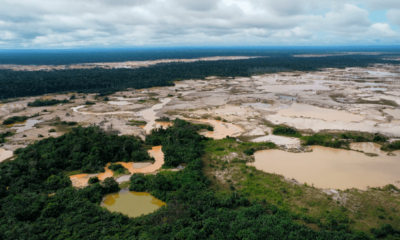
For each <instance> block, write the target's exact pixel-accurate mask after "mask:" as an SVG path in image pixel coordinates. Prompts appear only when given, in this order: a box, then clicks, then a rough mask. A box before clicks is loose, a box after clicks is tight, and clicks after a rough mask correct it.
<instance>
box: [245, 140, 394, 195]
mask: <svg viewBox="0 0 400 240" xmlns="http://www.w3.org/2000/svg"><path fill="white" fill-rule="evenodd" d="M354 147H355V148H357V147H358V148H359V149H360V148H361V149H363V150H366V149H367V150H368V152H371V153H375V154H379V155H378V156H376V157H370V156H367V155H366V154H364V153H362V152H357V151H349V150H343V149H333V148H326V147H320V146H313V147H311V149H312V150H313V151H312V152H307V153H291V152H285V151H282V150H263V151H258V152H256V153H255V154H254V157H255V162H254V163H250V164H249V165H252V166H255V167H256V168H257V169H259V170H262V171H265V172H269V173H276V174H281V175H283V176H285V177H286V178H294V179H296V180H297V181H299V182H301V183H307V184H309V185H312V184H314V186H316V187H319V188H333V189H341V190H345V189H351V188H358V189H366V188H367V187H382V186H385V185H387V184H393V185H396V186H400V184H399V183H398V182H397V181H399V180H400V175H399V169H400V151H397V152H395V154H396V156H388V155H387V154H386V153H385V152H380V150H379V147H380V146H379V145H366V146H354Z"/></svg>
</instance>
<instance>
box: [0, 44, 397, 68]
mask: <svg viewBox="0 0 400 240" xmlns="http://www.w3.org/2000/svg"><path fill="white" fill-rule="evenodd" d="M347 52H360V53H361V52H368V53H373V52H379V53H382V52H385V53H390V54H399V52H400V47H399V46H374V47H362V46H361V47H355V46H351V47H218V48H215V47H199V48H196V47H186V48H176V47H175V48H141V49H138V48H137V49H64V50H60V49H58V50H57V49H48V50H43V49H39V50H35V49H21V50H7V49H0V64H22V65H64V64H78V63H98V62H125V61H149V60H159V59H182V58H187V59H192V58H202V57H215V56H269V57H277V56H278V57H279V56H285V57H288V56H291V55H298V54H332V53H334V54H335V53H347Z"/></svg>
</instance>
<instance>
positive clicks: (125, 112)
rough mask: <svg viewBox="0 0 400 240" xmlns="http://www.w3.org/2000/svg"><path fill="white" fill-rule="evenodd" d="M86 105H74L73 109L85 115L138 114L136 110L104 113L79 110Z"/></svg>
mask: <svg viewBox="0 0 400 240" xmlns="http://www.w3.org/2000/svg"><path fill="white" fill-rule="evenodd" d="M84 107H86V106H85V105H81V106H78V107H72V108H71V109H72V110H73V111H74V112H77V113H80V114H83V115H99V116H101V115H114V114H131V115H137V113H136V112H131V111H118V112H104V113H92V112H81V111H78V110H79V109H81V108H84Z"/></svg>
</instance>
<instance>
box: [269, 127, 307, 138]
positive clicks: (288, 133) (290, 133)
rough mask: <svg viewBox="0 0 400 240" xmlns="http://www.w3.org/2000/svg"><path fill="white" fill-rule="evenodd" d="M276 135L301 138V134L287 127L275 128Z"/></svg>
mask: <svg viewBox="0 0 400 240" xmlns="http://www.w3.org/2000/svg"><path fill="white" fill-rule="evenodd" d="M272 133H273V134H274V135H281V136H287V137H297V138H299V137H301V134H300V133H299V132H298V131H297V130H296V129H294V128H291V127H286V126H277V127H275V128H274V131H273V132H272Z"/></svg>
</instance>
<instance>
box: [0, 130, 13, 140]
mask: <svg viewBox="0 0 400 240" xmlns="http://www.w3.org/2000/svg"><path fill="white" fill-rule="evenodd" d="M14 134H15V133H13V132H10V131H7V132H5V133H0V143H5V142H6V141H7V139H6V137H11V136H13V135H14Z"/></svg>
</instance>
